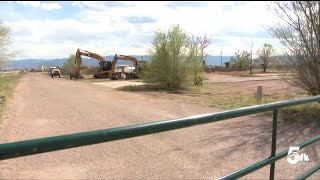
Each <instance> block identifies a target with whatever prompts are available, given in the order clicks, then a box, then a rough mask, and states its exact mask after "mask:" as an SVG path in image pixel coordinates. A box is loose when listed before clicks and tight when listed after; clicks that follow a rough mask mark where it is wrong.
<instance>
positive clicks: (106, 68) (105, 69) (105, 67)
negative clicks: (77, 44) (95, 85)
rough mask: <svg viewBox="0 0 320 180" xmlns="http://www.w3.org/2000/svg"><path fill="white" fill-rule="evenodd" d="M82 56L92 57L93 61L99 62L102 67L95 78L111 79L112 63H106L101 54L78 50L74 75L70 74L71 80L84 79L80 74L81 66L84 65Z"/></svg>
mask: <svg viewBox="0 0 320 180" xmlns="http://www.w3.org/2000/svg"><path fill="white" fill-rule="evenodd" d="M81 56H87V57H90V58H93V59H97V60H98V61H99V64H100V67H99V69H98V71H97V73H95V74H94V75H93V77H94V78H108V77H109V73H110V70H111V65H112V63H111V61H106V60H105V59H104V58H103V57H102V56H100V55H99V54H96V53H92V52H89V51H86V50H81V49H78V50H77V52H76V58H75V69H74V73H73V74H70V79H71V78H72V77H75V78H76V79H82V78H83V77H82V76H81V74H80V70H81V65H82V60H81Z"/></svg>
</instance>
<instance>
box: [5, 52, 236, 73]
mask: <svg viewBox="0 0 320 180" xmlns="http://www.w3.org/2000/svg"><path fill="white" fill-rule="evenodd" d="M131 56H134V57H135V58H137V59H138V61H141V60H144V61H150V59H151V58H150V56H146V55H144V56H142V55H131ZM113 57H114V56H105V57H104V58H105V59H106V60H107V61H112V59H113ZM230 57H231V56H222V63H223V65H224V62H227V61H229V59H230ZM66 60H67V58H61V59H21V60H15V61H9V62H7V63H6V65H5V68H4V69H6V70H11V69H26V68H28V69H30V68H36V67H39V66H60V67H61V66H63V64H64V63H65V62H66ZM205 61H206V64H207V65H213V66H220V64H221V56H206V57H205ZM82 63H83V64H84V65H85V66H99V62H98V61H97V60H95V59H91V58H82ZM118 64H131V62H129V61H124V60H119V61H118Z"/></svg>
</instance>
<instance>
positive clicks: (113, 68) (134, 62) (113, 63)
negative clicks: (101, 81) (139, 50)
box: [109, 54, 138, 80]
mask: <svg viewBox="0 0 320 180" xmlns="http://www.w3.org/2000/svg"><path fill="white" fill-rule="evenodd" d="M118 60H126V61H131V62H132V63H133V64H134V66H135V67H137V65H138V60H137V59H136V58H135V57H133V56H125V55H117V54H115V55H114V58H113V61H112V66H111V72H110V76H109V78H110V79H111V80H112V79H113V78H114V74H115V67H116V64H117V61H118Z"/></svg>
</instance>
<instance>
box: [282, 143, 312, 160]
mask: <svg viewBox="0 0 320 180" xmlns="http://www.w3.org/2000/svg"><path fill="white" fill-rule="evenodd" d="M299 149H300V147H298V146H291V147H290V148H289V151H288V155H287V161H288V163H289V164H297V163H298V162H299V161H309V157H308V155H306V154H304V153H303V154H298V151H299Z"/></svg>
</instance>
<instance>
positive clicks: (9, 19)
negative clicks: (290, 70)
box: [0, 1, 280, 59]
mask: <svg viewBox="0 0 320 180" xmlns="http://www.w3.org/2000/svg"><path fill="white" fill-rule="evenodd" d="M267 3H268V2H244V1H241V2H231V1H226V2H223V1H222V2H218V1H212V2H204V1H203V2H200V1H197V2H191V1H185V2H181V1H180V2H178V1H177V2H174V1H168V2H165V1H160V2H151V1H149V2H142V1H141V2H125V1H113V2H112V1H106V2H85V1H82V2H80V1H73V2H72V1H64V2H59V1H43V2H41V1H29V2H27V1H24V2H23V1H16V2H14V1H12V2H11V1H2V2H0V20H1V21H2V22H3V23H5V24H9V25H10V26H11V27H12V34H11V35H12V40H13V43H12V45H11V46H12V47H11V48H12V49H14V50H19V51H20V54H19V55H18V56H17V57H16V59H24V58H43V59H50V58H64V57H68V56H69V54H72V53H75V52H76V50H77V48H80V49H84V50H88V51H91V52H95V53H98V54H100V55H114V54H115V53H117V54H128V55H142V54H146V50H147V49H148V48H149V47H150V45H151V41H152V38H153V35H154V31H155V30H156V29H158V28H161V29H164V30H166V29H168V28H169V27H170V25H172V24H179V25H180V26H181V27H182V28H183V29H185V30H186V31H187V32H189V33H194V34H209V35H212V38H213V39H212V44H211V46H210V49H209V50H208V53H209V54H211V55H220V52H221V50H222V52H223V55H233V54H234V52H235V51H237V50H250V48H251V43H253V51H254V52H255V51H256V50H257V48H259V47H260V46H261V45H263V43H271V44H272V45H274V46H275V47H280V46H279V44H278V41H277V40H276V39H273V38H272V36H271V35H270V34H269V33H268V31H267V30H266V27H267V26H269V25H273V24H274V23H275V18H276V17H275V15H274V14H272V12H270V11H269V10H268V7H267Z"/></svg>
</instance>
